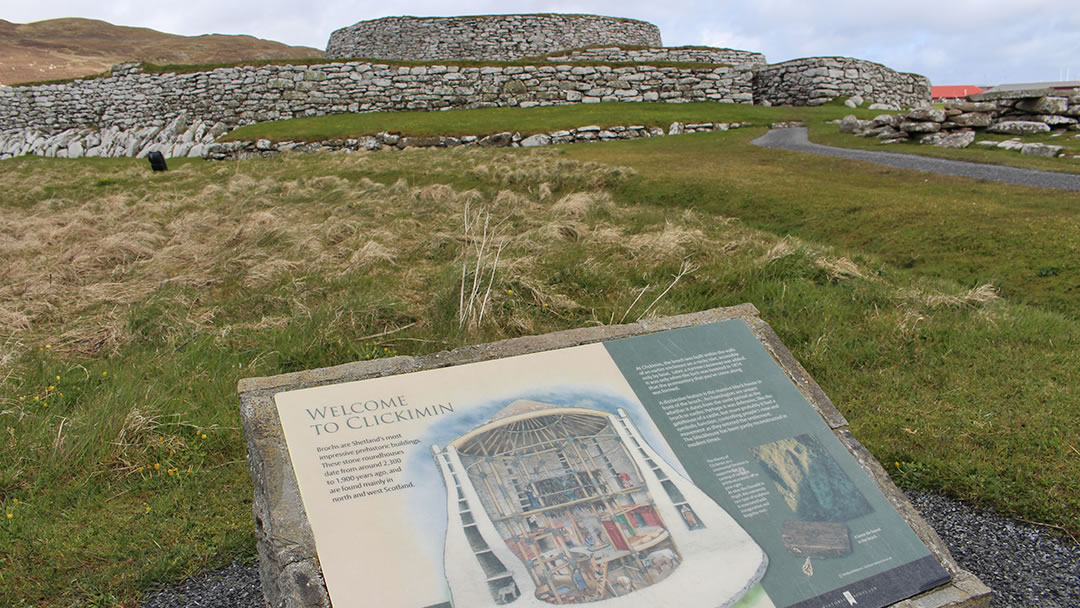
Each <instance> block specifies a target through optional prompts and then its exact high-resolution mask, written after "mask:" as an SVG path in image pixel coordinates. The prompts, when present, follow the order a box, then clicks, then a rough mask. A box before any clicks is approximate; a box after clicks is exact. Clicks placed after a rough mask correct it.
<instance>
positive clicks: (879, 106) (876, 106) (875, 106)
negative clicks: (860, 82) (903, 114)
mask: <svg viewBox="0 0 1080 608" xmlns="http://www.w3.org/2000/svg"><path fill="white" fill-rule="evenodd" d="M870 109H871V110H886V111H889V110H891V111H893V112H898V111H900V106H898V105H896V104H894V103H872V104H870Z"/></svg>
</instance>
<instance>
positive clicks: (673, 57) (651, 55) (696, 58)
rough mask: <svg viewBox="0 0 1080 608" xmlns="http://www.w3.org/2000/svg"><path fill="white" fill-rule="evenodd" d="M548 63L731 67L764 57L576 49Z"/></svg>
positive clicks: (696, 50)
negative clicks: (704, 64)
mask: <svg viewBox="0 0 1080 608" xmlns="http://www.w3.org/2000/svg"><path fill="white" fill-rule="evenodd" d="M546 59H548V60H550V61H601V62H603V61H609V62H620V61H625V62H633V63H650V62H665V61H670V62H678V63H713V64H722V65H732V66H740V67H741V66H753V67H758V66H763V65H765V55H762V54H761V53H754V52H751V51H740V50H736V49H714V48H702V47H664V48H638V49H635V48H622V47H598V48H590V49H577V50H574V51H570V52H567V53H556V54H554V55H549V56H548V57H546Z"/></svg>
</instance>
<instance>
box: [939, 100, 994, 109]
mask: <svg viewBox="0 0 1080 608" xmlns="http://www.w3.org/2000/svg"><path fill="white" fill-rule="evenodd" d="M945 109H947V110H960V111H961V112H993V111H994V110H996V109H997V106H996V105H994V104H992V103H990V102H989V101H950V102H948V103H946V104H945Z"/></svg>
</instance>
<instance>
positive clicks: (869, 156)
mask: <svg viewBox="0 0 1080 608" xmlns="http://www.w3.org/2000/svg"><path fill="white" fill-rule="evenodd" d="M751 143H753V144H754V145H756V146H762V147H765V148H778V149H781V150H792V151H795V152H807V153H810V154H820V155H824V156H835V157H839V158H847V159H851V160H863V161H867V162H872V163H879V164H882V165H888V166H890V167H897V168H900V169H914V170H915V171H927V172H930V173H938V174H941V175H955V176H959V177H970V178H974V179H985V180H991V181H996V182H1004V183H1007V184H1017V185H1020V186H1033V187H1036V188H1052V189H1055V190H1071V191H1074V192H1080V175H1078V174H1071V173H1054V172H1051V171H1038V170H1035V169H1017V168H1015V167H1005V166H1002V165H988V164H983V163H970V162H966V161H959V160H945V159H941V158H930V157H927V156H918V155H915V154H899V153H896V152H876V151H873V150H855V149H851V148H834V147H832V146H822V145H820V144H815V143H811V142H810V140H809V138H808V137H807V131H806V128H805V127H792V128H786V129H772V130H771V131H769V132H768V133H766V134H765V135H762V136H761V137H759V138H757V139H755V140H754V141H752V142H751Z"/></svg>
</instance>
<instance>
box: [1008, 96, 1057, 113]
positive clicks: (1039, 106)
mask: <svg viewBox="0 0 1080 608" xmlns="http://www.w3.org/2000/svg"><path fill="white" fill-rule="evenodd" d="M1015 108H1016V109H1017V110H1020V111H1021V112H1028V113H1029V114H1064V113H1065V112H1066V111H1068V109H1069V98H1068V97H1054V96H1049V95H1047V96H1045V97H1039V98H1038V99H1021V100H1020V101H1018V102H1016V106H1015Z"/></svg>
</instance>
